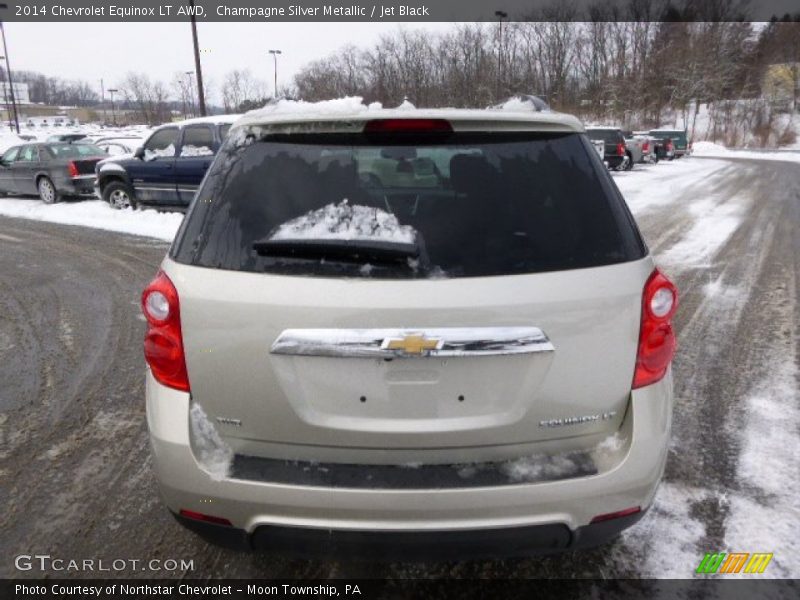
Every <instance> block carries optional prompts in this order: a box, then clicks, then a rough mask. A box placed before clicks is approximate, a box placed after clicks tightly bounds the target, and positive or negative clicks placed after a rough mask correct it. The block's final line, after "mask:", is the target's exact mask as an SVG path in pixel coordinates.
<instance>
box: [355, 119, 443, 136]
mask: <svg viewBox="0 0 800 600" xmlns="http://www.w3.org/2000/svg"><path fill="white" fill-rule="evenodd" d="M452 131H453V127H452V126H451V125H450V121H447V120H446V119H373V120H371V121H367V123H366V125H364V133H452Z"/></svg>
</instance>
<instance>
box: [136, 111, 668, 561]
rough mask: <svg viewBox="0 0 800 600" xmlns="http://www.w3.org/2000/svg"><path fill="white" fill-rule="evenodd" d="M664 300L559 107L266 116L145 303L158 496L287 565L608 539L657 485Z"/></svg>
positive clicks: (217, 182)
mask: <svg viewBox="0 0 800 600" xmlns="http://www.w3.org/2000/svg"><path fill="white" fill-rule="evenodd" d="M676 294H677V292H676V289H675V287H674V286H673V285H672V283H671V282H670V281H669V280H668V279H666V278H665V277H664V276H663V275H662V274H661V273H660V272H659V271H658V270H657V269H656V268H655V265H654V262H653V259H652V257H651V256H650V255H649V253H648V250H647V248H646V246H645V244H644V242H643V240H642V238H641V236H640V234H639V231H638V229H637V227H636V224H635V223H634V221H633V219H632V217H631V214H630V213H629V211H628V209H627V206H626V204H625V202H624V200H623V198H622V197H621V195H620V193H619V191H618V190H617V188H616V186H615V185H614V183H613V181H612V179H611V178H610V176H609V174H608V173H607V171H606V169H605V168H604V166H603V164H602V162H601V161H600V159H599V158H598V156H597V153H596V152H595V150H594V148H593V147H592V146H591V144H590V142H589V140H588V139H587V137H586V136H585V134H584V133H583V127H582V125H581V123H580V122H579V121H578V120H577V119H575V118H573V117H571V116H568V115H562V114H558V113H554V112H549V111H537V110H525V109H524V108H516V109H512V108H506V109H497V110H449V109H448V110H415V109H412V110H402V109H394V110H387V109H375V108H372V107H370V108H368V107H365V106H361V105H360V104H359V105H358V106H355V105H353V106H346V107H344V108H343V109H342V110H331V109H329V108H328V109H322V108H318V109H315V107H314V105H310V106H309V105H307V104H303V103H300V104H294V103H288V102H281V103H278V104H277V105H274V106H272V107H268V108H265V109H262V110H260V111H255V112H253V113H250V114H249V115H246V116H245V117H243V118H242V119H241V120H239V121H238V122H237V123H236V124H234V126H233V128H232V129H231V132H230V135H229V138H228V139H227V140H226V142H225V144H224V145H223V146H222V148H221V149H220V151H219V154H218V156H217V157H216V158H215V160H214V162H213V164H212V166H211V167H210V170H209V173H208V175H207V177H206V179H205V180H204V182H203V184H202V185H201V187H200V189H199V191H198V193H197V196H196V198H195V199H194V201H193V203H192V205H191V207H190V209H189V212H188V213H187V215H186V218H185V220H184V222H183V224H182V226H181V228H180V230H179V232H178V234H177V237H176V239H175V241H174V243H173V245H172V248H171V250H170V252H169V255H168V256H167V257H166V258H165V259H164V262H163V264H162V266H161V271H160V272H159V273H158V275H157V276H156V278H155V279H154V280H153V281H152V282H151V283H150V284H149V285H148V287H147V288H146V289H145V291H144V293H143V296H142V305H143V310H144V313H145V316H146V318H147V322H148V329H147V333H146V338H145V357H146V360H147V363H148V366H149V368H148V370H147V385H146V388H147V418H148V424H149V429H150V439H151V443H152V448H153V456H154V464H155V470H156V475H157V479H158V481H159V484H160V488H161V492H162V496H163V498H164V501H165V503H166V504H167V506H168V507H169V509H170V510H171V511H172V512H173V513H174V514H175V515H176V517H177V518H178V519H179V520H180V521H181V522H182V523H183V524H184V525H186V526H188V527H189V528H191V529H193V530H195V531H197V532H198V533H200V534H201V535H203V536H204V537H206V538H208V539H212V540H214V541H216V542H217V543H221V544H226V545H233V546H237V547H242V548H249V549H262V550H263V549H267V550H271V551H280V552H288V553H292V554H300V555H307V554H313V555H317V554H320V553H323V554H330V553H337V554H338V555H339V556H356V555H364V556H368V557H372V558H390V557H392V558H393V557H397V555H404V556H411V557H418V558H424V557H429V556H433V557H437V558H451V557H461V556H470V557H478V556H513V555H516V556H520V555H528V554H534V553H538V552H553V551H558V550H563V549H573V548H582V547H588V546H592V545H596V544H598V543H602V542H605V541H608V540H610V539H612V538H613V537H614V536H615V535H616V534H618V533H619V532H620V531H621V530H623V529H624V528H626V527H628V526H630V525H632V524H633V523H635V522H636V521H637V520H638V519H639V518H640V517H641V516H642V515H643V514H644V512H645V511H646V509H647V508H648V507H649V506H650V505H651V503H652V501H653V497H654V495H655V491H656V487H657V485H658V481H659V479H660V477H661V474H662V472H663V468H664V463H665V458H666V454H667V445H668V437H669V430H670V421H671V411H672V378H671V370H670V369H671V368H670V363H671V360H672V356H673V353H674V349H675V336H674V333H673V330H672V325H671V322H670V320H671V317H672V315H673V313H674V311H675V308H676V305H677V295H676Z"/></svg>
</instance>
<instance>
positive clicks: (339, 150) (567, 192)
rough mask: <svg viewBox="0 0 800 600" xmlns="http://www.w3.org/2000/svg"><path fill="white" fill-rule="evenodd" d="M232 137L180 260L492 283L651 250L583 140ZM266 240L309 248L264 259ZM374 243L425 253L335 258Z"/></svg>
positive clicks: (188, 225) (191, 218) (182, 239)
mask: <svg viewBox="0 0 800 600" xmlns="http://www.w3.org/2000/svg"><path fill="white" fill-rule="evenodd" d="M237 133H239V132H237ZM233 138H235V139H233ZM233 138H229V139H228V140H227V141H226V142H225V144H224V145H223V148H222V149H221V150H220V152H219V154H218V156H217V158H216V160H215V161H214V163H213V164H212V166H211V168H210V170H209V173H208V176H207V178H206V180H205V182H204V184H203V186H202V187H201V189H200V190H199V191H198V194H197V196H196V199H195V201H194V203H193V204H192V206H191V207H190V210H189V212H188V214H187V217H186V219H185V220H184V223H183V225H182V226H181V229H180V231H179V232H178V235H177V237H176V240H175V242H174V244H173V246H172V249H171V256H172V258H173V259H174V260H176V261H178V262H181V263H185V264H190V265H195V266H201V267H210V268H219V269H228V270H235V271H248V272H269V273H280V274H287V275H306V276H323V277H342V276H344V277H386V278H425V277H482V276H498V275H511V274H524V273H537V272H545V271H554V270H566V269H578V268H587V267H595V266H601V265H609V264H615V263H620V262H625V261H630V260H636V259H639V258H642V257H643V256H644V255H645V252H646V249H645V247H644V244H643V242H642V240H641V237H640V235H639V233H638V230H637V228H636V226H635V224H634V223H633V220H632V218H631V216H630V213H629V212H628V210H627V207H626V205H625V203H624V201H623V200H622V197H621V195H620V194H619V192H618V190H617V189H616V187H615V185H614V184H613V181H612V180H611V178H610V177H609V175H608V173H607V171H606V169H605V168H604V167H603V165H602V163H601V162H600V161H599V159H598V157H597V153H596V151H595V150H594V148H592V147H591V146H590V144H589V142H588V141H587V140H586V138H585V137H584V136H583V135H582V134H577V133H557V134H555V133H546V134H536V133H521V134H516V133H502V134H501V133H486V134H466V133H455V134H450V135H449V136H447V137H446V139H442V138H435V139H431V138H425V139H412V138H404V139H403V140H402V141H398V140H397V139H393V140H388V139H384V140H381V139H375V138H367V137H365V136H364V135H362V134H352V135H333V134H326V135H283V136H269V135H264V134H261V133H258V131H251V133H250V135H247V132H246V131H245V132H241V134H238V135H236V136H233ZM265 240H266V241H268V242H270V241H274V240H281V241H282V243H285V244H289V245H291V244H296V245H298V246H300V247H302V248H303V249H304V252H303V253H302V256H301V255H295V254H291V255H273V254H270V253H264V252H262V249H263V248H262V247H263V245H264V244H263V242H264V241H265ZM309 244H310V245H312V246H313V248H312V250H313V251H312V252H305V250H307V249H308V245H309ZM376 244H378V245H383V246H386V245H389V246H391V245H397V246H402V247H403V248H408V247H409V246H413V247H415V248H416V249H417V251H418V256H415V257H413V258H409V259H408V260H396V261H393V262H391V263H388V264H384V263H382V262H380V261H378V262H376V261H373V260H371V259H370V258H368V257H369V256H372V255H371V254H369V253H366V254H364V255H360V254H358V253H356V254H355V255H353V256H348V257H346V258H343V257H342V254H341V252H330V253H329V252H328V248H329V247H330V248H331V249H334V246H336V247H337V248H338V250H341V246H342V245H351V246H352V245H372V246H374V245H376Z"/></svg>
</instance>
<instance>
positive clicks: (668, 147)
mask: <svg viewBox="0 0 800 600" xmlns="http://www.w3.org/2000/svg"><path fill="white" fill-rule="evenodd" d="M667 150H672V140H667Z"/></svg>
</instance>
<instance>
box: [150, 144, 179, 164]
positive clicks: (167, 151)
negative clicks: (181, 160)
mask: <svg viewBox="0 0 800 600" xmlns="http://www.w3.org/2000/svg"><path fill="white" fill-rule="evenodd" d="M161 156H166V157H169V156H175V144H170V145H169V146H167V147H166V148H154V149H152V150H151V149H150V148H145V151H144V159H145V160H153V159H156V158H159V157H161Z"/></svg>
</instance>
